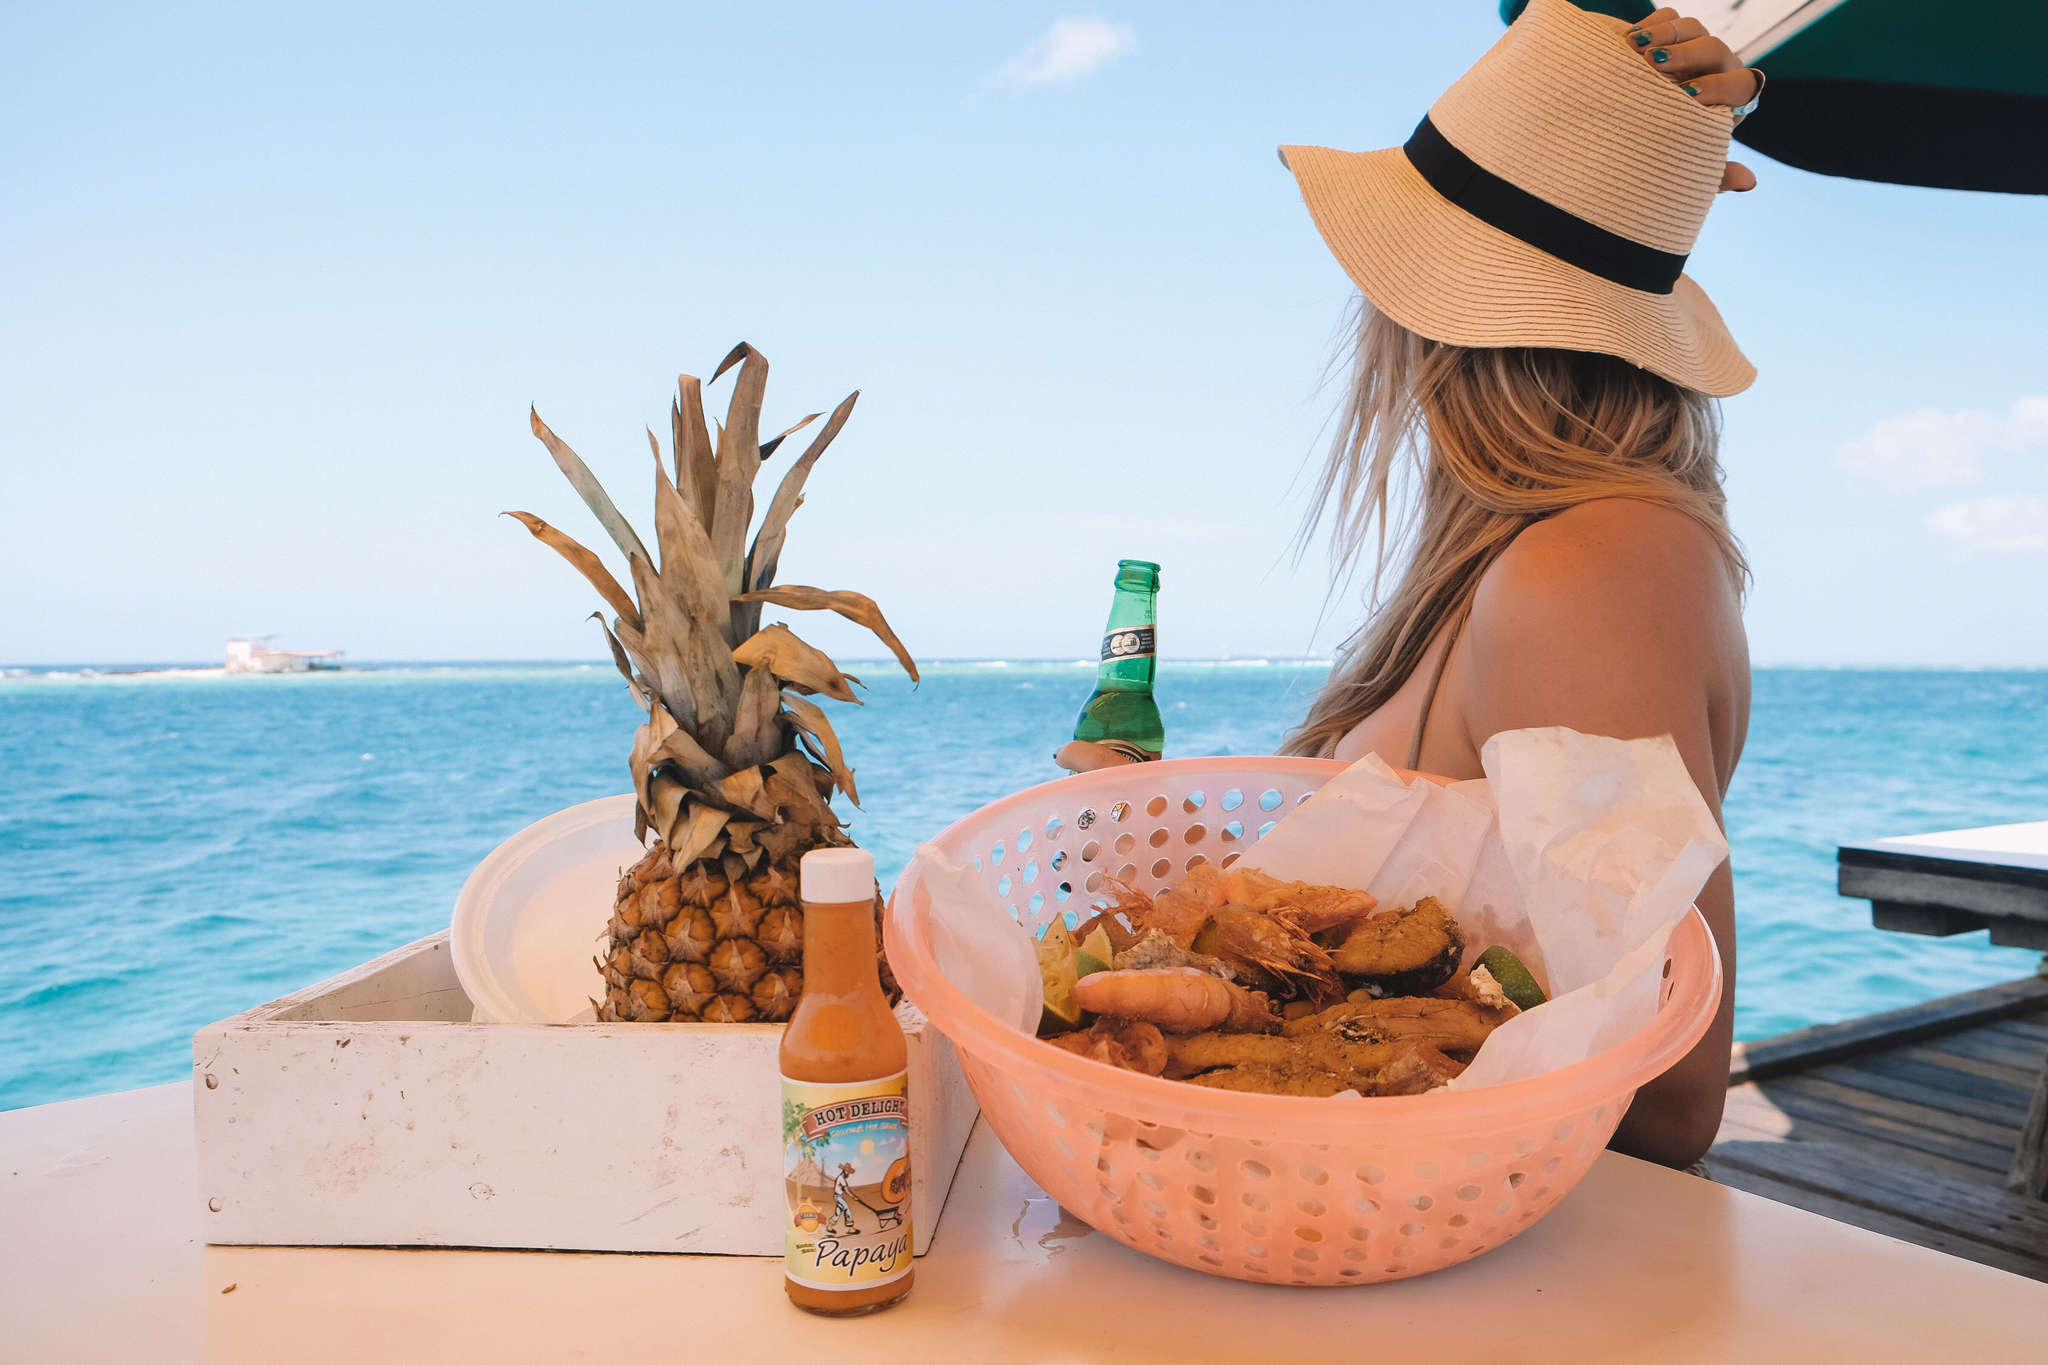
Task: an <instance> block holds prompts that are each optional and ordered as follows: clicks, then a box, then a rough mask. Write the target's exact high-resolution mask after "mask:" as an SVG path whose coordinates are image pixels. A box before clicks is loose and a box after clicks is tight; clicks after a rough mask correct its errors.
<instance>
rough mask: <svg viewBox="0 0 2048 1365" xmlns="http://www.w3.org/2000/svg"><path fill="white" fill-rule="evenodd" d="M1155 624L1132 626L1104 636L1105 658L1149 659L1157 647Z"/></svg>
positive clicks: (1103, 654) (1103, 648) (1103, 651)
mask: <svg viewBox="0 0 2048 1365" xmlns="http://www.w3.org/2000/svg"><path fill="white" fill-rule="evenodd" d="M1156 630H1157V627H1155V626H1132V627H1130V628H1129V629H1128V630H1113V631H1111V632H1109V634H1107V635H1105V636H1103V637H1102V657H1103V658H1104V659H1149V658H1151V657H1152V655H1153V653H1154V652H1155V649H1156V637H1155V631H1156Z"/></svg>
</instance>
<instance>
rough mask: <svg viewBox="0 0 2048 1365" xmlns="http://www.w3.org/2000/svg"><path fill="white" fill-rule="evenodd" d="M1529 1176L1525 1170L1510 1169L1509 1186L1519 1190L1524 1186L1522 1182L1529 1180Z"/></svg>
mask: <svg viewBox="0 0 2048 1365" xmlns="http://www.w3.org/2000/svg"><path fill="white" fill-rule="evenodd" d="M1528 1178H1529V1176H1528V1174H1527V1173H1526V1172H1524V1171H1509V1172H1508V1188H1509V1189H1511V1190H1519V1189H1521V1188H1522V1182H1523V1181H1524V1180H1527V1179H1528Z"/></svg>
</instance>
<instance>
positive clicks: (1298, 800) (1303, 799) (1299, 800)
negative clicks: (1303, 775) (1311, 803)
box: [1294, 792, 1315, 806]
mask: <svg viewBox="0 0 2048 1365" xmlns="http://www.w3.org/2000/svg"><path fill="white" fill-rule="evenodd" d="M1314 795H1315V793H1314V792H1303V793H1302V794H1301V795H1299V796H1297V797H1295V798H1294V804H1295V805H1297V806H1305V805H1307V804H1308V799H1309V798H1310V797H1311V796H1314Z"/></svg>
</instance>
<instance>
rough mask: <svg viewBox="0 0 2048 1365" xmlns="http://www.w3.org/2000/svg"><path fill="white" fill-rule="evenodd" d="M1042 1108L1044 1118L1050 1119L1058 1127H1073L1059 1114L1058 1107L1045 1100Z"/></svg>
mask: <svg viewBox="0 0 2048 1365" xmlns="http://www.w3.org/2000/svg"><path fill="white" fill-rule="evenodd" d="M1043 1108H1044V1109H1045V1116H1046V1117H1047V1118H1049V1119H1051V1120H1052V1121H1053V1122H1054V1123H1057V1124H1058V1125H1059V1126H1060V1127H1062V1128H1070V1127H1072V1126H1073V1125H1072V1124H1070V1123H1068V1122H1067V1116H1066V1115H1065V1114H1062V1113H1061V1112H1060V1107H1059V1106H1058V1105H1056V1104H1054V1103H1053V1102H1052V1101H1051V1100H1047V1101H1046V1102H1045V1104H1044V1105H1043Z"/></svg>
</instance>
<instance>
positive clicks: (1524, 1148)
mask: <svg viewBox="0 0 2048 1365" xmlns="http://www.w3.org/2000/svg"><path fill="white" fill-rule="evenodd" d="M1535 1150H1536V1143H1535V1140H1534V1139H1532V1138H1523V1139H1522V1140H1521V1141H1520V1142H1518V1143H1516V1144H1515V1155H1516V1156H1527V1155H1529V1153H1531V1152H1533V1151H1535Z"/></svg>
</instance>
